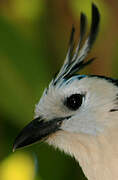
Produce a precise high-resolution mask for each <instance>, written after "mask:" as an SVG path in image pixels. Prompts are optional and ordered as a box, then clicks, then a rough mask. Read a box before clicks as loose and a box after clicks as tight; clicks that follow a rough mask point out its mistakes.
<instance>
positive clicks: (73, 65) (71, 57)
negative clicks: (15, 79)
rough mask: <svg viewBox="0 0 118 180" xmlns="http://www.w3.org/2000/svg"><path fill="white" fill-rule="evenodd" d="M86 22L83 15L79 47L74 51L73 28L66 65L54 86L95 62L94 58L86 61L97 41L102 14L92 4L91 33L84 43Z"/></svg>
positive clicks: (55, 80)
mask: <svg viewBox="0 0 118 180" xmlns="http://www.w3.org/2000/svg"><path fill="white" fill-rule="evenodd" d="M86 22H87V18H86V15H85V14H83V13H81V16H80V39H79V41H78V44H77V47H76V49H75V50H74V33H75V28H74V26H73V27H72V31H71V35H70V41H69V48H68V51H67V55H66V58H65V61H64V64H63V65H62V67H61V69H60V71H59V72H58V73H57V75H56V76H55V78H54V79H53V81H52V82H51V84H52V85H56V84H57V83H58V82H59V81H60V80H61V79H65V78H69V77H71V76H73V75H74V74H75V73H76V72H77V71H79V70H81V69H83V68H84V67H85V66H87V65H88V64H90V63H91V62H93V60H94V58H92V59H90V60H88V61H86V62H85V61H84V60H85V58H86V56H87V55H88V53H89V52H90V50H91V48H92V45H93V43H94V41H95V40H96V36H97V33H98V29H99V22H100V14H99V11H98V9H97V7H96V6H95V4H92V22H91V27H90V32H89V35H88V37H87V39H86V40H85V42H84V43H83V40H84V37H85V33H86ZM82 44H83V45H82Z"/></svg>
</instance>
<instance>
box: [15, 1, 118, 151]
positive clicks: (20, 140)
mask: <svg viewBox="0 0 118 180" xmlns="http://www.w3.org/2000/svg"><path fill="white" fill-rule="evenodd" d="M99 22H100V14H99V11H98V9H97V7H96V6H95V5H94V4H92V22H91V27H90V32H89V35H88V37H87V39H86V40H85V41H84V43H83V40H84V37H85V33H86V16H85V15H84V14H83V13H81V18H80V39H79V41H78V45H77V47H76V49H75V50H74V32H75V29H74V27H73V28H72V32H71V36H70V43H69V48H68V51H67V56H66V58H65V61H64V64H63V65H62V67H61V69H60V71H59V72H58V73H57V74H56V76H55V77H54V78H53V79H52V81H51V82H50V84H49V86H48V88H46V89H45V90H44V93H43V95H42V97H41V99H40V101H39V103H38V104H37V105H36V108H35V115H34V120H33V121H31V122H30V123H29V124H28V125H26V126H25V127H24V129H23V130H22V131H21V132H20V133H19V135H18V136H17V137H16V139H15V142H14V146H13V149H14V150H15V149H17V148H20V147H24V146H27V145H30V144H32V143H35V142H39V141H41V140H43V141H46V142H48V143H49V144H53V145H55V146H58V147H59V148H62V149H64V148H66V147H65V144H66V143H70V139H71V137H72V136H73V135H74V139H76V136H77V135H79V134H80V135H82V134H83V135H85V136H98V135H99V134H102V133H103V132H104V130H105V129H106V128H108V120H109V119H110V117H112V112H114V111H117V103H116V99H117V94H118V93H117V90H118V89H117V86H116V85H117V84H118V81H117V80H115V79H112V78H108V77H105V76H97V75H80V74H76V73H77V71H80V70H81V69H83V68H84V67H85V66H87V65H88V64H90V63H91V62H92V61H93V60H94V58H93V59H90V60H88V61H85V58H86V56H87V55H88V53H89V51H90V50H91V48H92V45H93V43H94V41H95V39H96V36H97V33H98V29H99ZM110 113H111V114H110ZM67 141H68V142H67ZM72 141H73V140H72ZM63 142H64V143H63ZM62 146H63V147H62Z"/></svg>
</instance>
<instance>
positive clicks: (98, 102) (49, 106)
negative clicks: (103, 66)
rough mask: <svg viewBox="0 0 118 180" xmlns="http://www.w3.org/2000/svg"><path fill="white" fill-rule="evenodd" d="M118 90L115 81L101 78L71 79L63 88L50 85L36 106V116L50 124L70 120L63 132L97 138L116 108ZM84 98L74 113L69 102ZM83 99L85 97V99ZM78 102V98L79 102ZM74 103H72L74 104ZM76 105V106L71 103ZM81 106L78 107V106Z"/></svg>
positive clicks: (62, 127)
mask: <svg viewBox="0 0 118 180" xmlns="http://www.w3.org/2000/svg"><path fill="white" fill-rule="evenodd" d="M117 92H118V88H117V87H116V86H115V85H113V84H112V83H111V82H109V81H107V80H105V79H102V78H98V77H87V76H86V77H83V78H82V79H80V80H78V79H76V78H75V79H73V80H72V79H70V80H68V81H67V82H64V83H63V84H62V85H61V84H60V85H56V86H55V87H54V86H50V87H49V89H48V91H47V93H46V94H44V95H43V96H42V98H41V100H40V102H39V103H38V104H37V105H36V109H35V117H39V116H42V117H43V118H44V119H45V120H46V121H49V120H51V119H54V118H59V117H68V116H70V118H69V119H67V120H64V121H63V123H62V124H61V127H60V129H62V130H64V131H67V132H74V133H84V134H90V135H97V134H99V133H102V132H103V131H104V128H105V126H106V125H107V124H108V120H109V117H111V116H110V115H109V114H110V113H111V112H110V110H111V109H114V108H116V107H115V106H116V105H115V99H116V95H117ZM73 95H75V96H74V97H75V98H76V95H77V96H78V95H79V96H80V95H81V96H80V101H81V100H82V101H81V102H80V101H79V102H77V103H79V104H78V107H77V108H75V109H74V110H73V109H72V108H71V107H70V106H69V107H68V103H67V99H69V98H70V97H72V96H73ZM81 97H82V98H81ZM75 100H76V99H75ZM71 102H72V101H71ZM71 105H72V104H71ZM76 105H77V104H75V106H76Z"/></svg>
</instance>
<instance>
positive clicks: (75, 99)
mask: <svg viewBox="0 0 118 180" xmlns="http://www.w3.org/2000/svg"><path fill="white" fill-rule="evenodd" d="M83 96H84V95H83V94H72V95H70V96H69V97H67V98H66V99H65V101H64V105H65V106H66V107H68V109H70V110H72V111H76V110H77V109H79V107H80V106H81V105H82V101H83Z"/></svg>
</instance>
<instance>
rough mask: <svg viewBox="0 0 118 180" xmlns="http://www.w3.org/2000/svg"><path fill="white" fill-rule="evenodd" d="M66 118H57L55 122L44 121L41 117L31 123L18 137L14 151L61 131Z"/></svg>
mask: <svg viewBox="0 0 118 180" xmlns="http://www.w3.org/2000/svg"><path fill="white" fill-rule="evenodd" d="M68 118H69V117H66V118H56V119H53V120H47V121H46V120H44V119H42V118H41V117H39V118H37V119H34V120H33V121H31V122H30V123H29V124H28V125H27V126H25V127H24V129H23V130H22V131H21V132H20V133H19V135H18V136H17V137H16V139H15V142H14V145H13V151H15V150H16V149H18V148H21V147H24V146H27V145H30V144H32V143H35V142H37V141H40V140H43V139H44V138H47V137H48V136H49V135H50V134H52V133H54V132H56V131H57V130H60V126H61V123H62V122H63V120H64V119H68Z"/></svg>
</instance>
